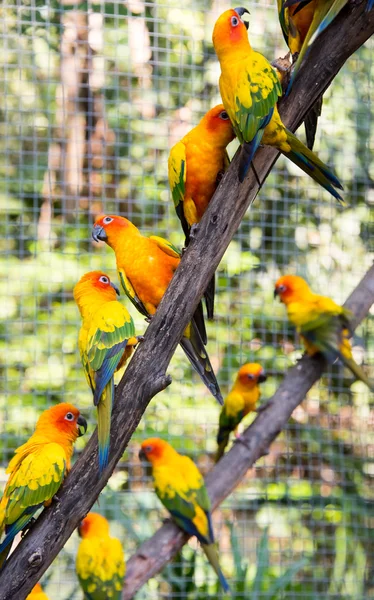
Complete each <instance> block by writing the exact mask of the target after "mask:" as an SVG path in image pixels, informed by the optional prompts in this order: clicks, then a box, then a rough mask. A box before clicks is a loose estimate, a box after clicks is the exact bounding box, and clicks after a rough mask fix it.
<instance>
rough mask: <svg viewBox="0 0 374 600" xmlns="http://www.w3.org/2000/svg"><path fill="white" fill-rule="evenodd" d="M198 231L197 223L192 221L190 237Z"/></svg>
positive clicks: (194, 235)
mask: <svg viewBox="0 0 374 600" xmlns="http://www.w3.org/2000/svg"><path fill="white" fill-rule="evenodd" d="M198 231H199V224H198V223H194V224H193V225H192V226H191V230H190V239H193V238H195V237H196V235H197V232H198Z"/></svg>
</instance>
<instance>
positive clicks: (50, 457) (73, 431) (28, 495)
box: [0, 402, 87, 565]
mask: <svg viewBox="0 0 374 600" xmlns="http://www.w3.org/2000/svg"><path fill="white" fill-rule="evenodd" d="M86 430H87V422H86V419H85V418H84V417H82V415H81V414H80V412H79V410H78V409H77V408H75V407H74V406H72V405H71V404H68V403H66V402H63V403H61V404H57V405H56V406H52V408H49V409H48V410H45V411H44V412H43V413H42V414H41V415H40V417H39V420H38V422H37V424H36V428H35V432H34V433H33V434H32V436H31V437H30V439H29V440H28V441H27V442H26V443H25V444H23V445H22V446H20V447H19V448H17V450H16V451H15V456H14V457H13V458H12V460H11V461H10V463H9V465H8V468H7V470H6V472H7V473H9V479H8V481H7V484H6V486H5V490H4V495H3V497H2V498H1V501H0V535H1V534H2V533H3V532H4V531H5V539H4V540H3V542H2V543H1V544H0V565H1V564H2V563H3V561H4V560H5V559H6V557H7V555H8V553H9V551H10V547H11V543H12V541H13V539H14V537H15V536H16V535H17V533H18V532H19V531H22V530H23V529H25V528H26V526H27V525H28V523H29V521H30V520H31V519H32V517H33V515H34V513H35V512H36V511H37V510H38V509H39V508H40V507H42V506H43V505H44V506H48V505H49V504H50V503H51V501H52V499H53V496H54V495H55V494H56V493H57V490H58V489H59V487H60V485H61V484H62V482H63V480H64V478H65V476H66V474H67V473H68V471H69V470H70V463H71V457H72V454H73V446H74V442H75V441H76V439H77V437H78V436H81V435H83V433H85V432H86Z"/></svg>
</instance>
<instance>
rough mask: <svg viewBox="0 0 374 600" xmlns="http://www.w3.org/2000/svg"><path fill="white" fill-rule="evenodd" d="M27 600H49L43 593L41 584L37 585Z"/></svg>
mask: <svg viewBox="0 0 374 600" xmlns="http://www.w3.org/2000/svg"><path fill="white" fill-rule="evenodd" d="M26 600H48V596H47V594H45V593H44V592H43V590H42V586H41V585H40V583H37V584H36V586H35V587H33V588H32V590H31V592H30V594H29V595H28V596H27V598H26Z"/></svg>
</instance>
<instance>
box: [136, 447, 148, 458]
mask: <svg viewBox="0 0 374 600" xmlns="http://www.w3.org/2000/svg"><path fill="white" fill-rule="evenodd" d="M138 456H139V460H141V461H143V460H147V455H146V453H145V452H144V450H143V448H140V450H139V455H138Z"/></svg>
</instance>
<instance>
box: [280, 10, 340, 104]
mask: <svg viewBox="0 0 374 600" xmlns="http://www.w3.org/2000/svg"><path fill="white" fill-rule="evenodd" d="M277 2H278V13H279V21H280V24H281V27H282V31H283V36H284V38H285V40H286V43H287V45H288V47H289V49H290V50H291V53H292V56H293V57H294V55H297V57H295V58H296V62H295V64H294V66H293V69H292V75H291V79H290V82H289V84H288V87H287V92H286V93H287V94H288V93H289V91H290V89H291V87H292V84H293V82H294V80H295V77H296V75H297V73H298V72H299V69H300V66H301V64H302V62H303V60H304V58H305V56H306V54H307V52H308V50H309V48H310V47H311V45H312V43H313V42H314V41H315V40H316V39H317V37H318V36H319V35H320V34H321V33H322V31H324V30H325V29H326V27H328V26H329V25H330V24H331V23H332V22H333V20H334V19H335V17H336V16H337V15H338V14H339V13H340V11H341V10H342V8H344V6H345V5H346V4H347V2H348V0H302V1H301V2H300V1H299V0H285V1H284V0H277Z"/></svg>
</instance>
